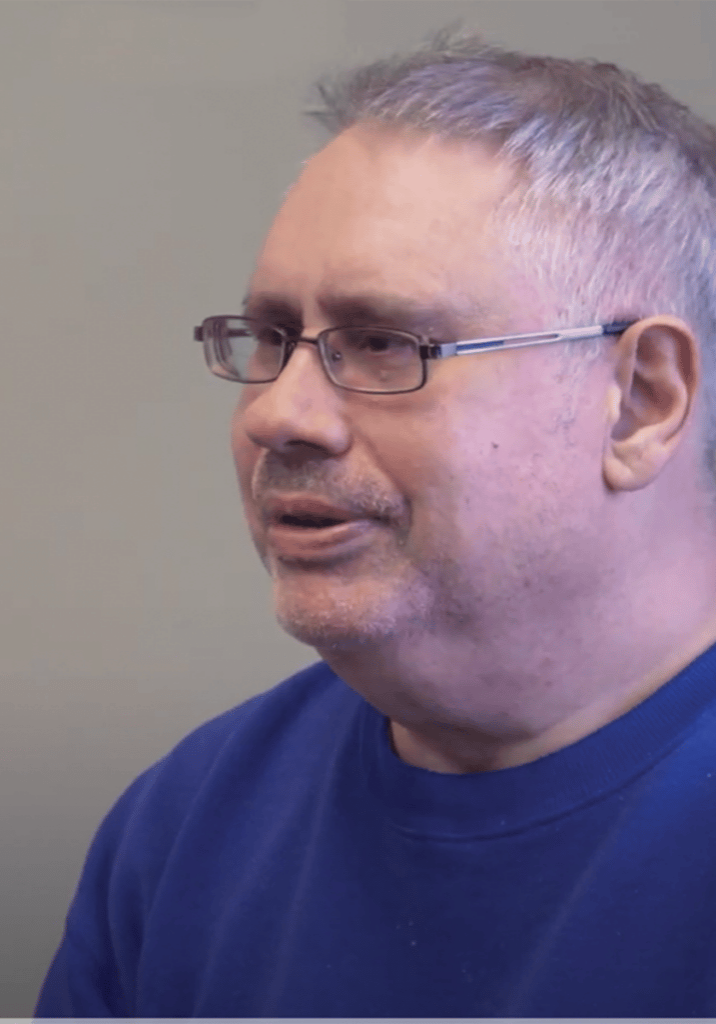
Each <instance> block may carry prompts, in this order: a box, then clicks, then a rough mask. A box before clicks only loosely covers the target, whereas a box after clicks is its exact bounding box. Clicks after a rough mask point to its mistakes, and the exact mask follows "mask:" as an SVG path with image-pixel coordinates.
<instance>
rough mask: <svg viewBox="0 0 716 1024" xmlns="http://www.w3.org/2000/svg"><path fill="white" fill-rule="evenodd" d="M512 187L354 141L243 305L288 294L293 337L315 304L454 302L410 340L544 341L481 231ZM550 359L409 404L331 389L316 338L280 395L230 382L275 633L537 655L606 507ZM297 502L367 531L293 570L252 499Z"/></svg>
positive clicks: (442, 162) (467, 359) (310, 189)
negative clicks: (505, 648)
mask: <svg viewBox="0 0 716 1024" xmlns="http://www.w3.org/2000/svg"><path fill="white" fill-rule="evenodd" d="M510 181H511V178H510V175H509V173H508V171H507V170H506V169H505V168H504V167H503V166H500V165H498V164H496V163H494V162H493V161H492V160H491V158H490V157H489V155H488V154H487V153H483V152H481V151H480V150H479V149H476V148H475V147H471V146H468V145H460V144H450V145H448V144H444V143H440V142H438V141H435V140H432V139H428V138H426V137H424V136H422V137H421V136H418V135H417V134H411V135H408V134H405V135H401V136H398V135H391V134H387V133H375V132H374V133H371V132H369V131H368V130H367V129H366V128H365V127H360V126H359V127H357V128H354V129H351V130H349V131H347V132H345V133H343V134H342V135H340V136H339V137H337V138H336V139H334V140H333V141H332V142H331V143H330V144H329V145H328V146H327V147H326V148H325V149H323V150H322V151H321V152H320V153H318V154H317V155H316V156H315V157H313V158H312V160H311V161H309V163H308V164H307V166H306V168H305V169H304V171H303V173H302V175H301V177H300V178H299V180H298V182H297V183H296V185H295V186H294V187H293V188H292V190H291V191H290V192H289V194H288V196H287V198H286V200H285V202H284V204H283V207H282V208H281V210H280V211H279V213H278V215H277V217H276V219H275V221H274V223H273V225H272V227H271V229H270V232H269V235H268V238H267V240H266V243H265V245H264V248H263V250H262V252H261V254H260V256H259V259H258V262H257V266H256V269H255V273H254V275H253V278H252V280H251V286H250V291H251V294H252V295H253V296H259V295H263V294H270V295H271V296H273V297H274V298H282V299H283V300H284V301H285V303H286V305H287V306H289V307H291V309H292V310H293V314H292V315H291V322H292V325H295V326H297V327H299V328H302V333H303V334H304V335H307V336H309V337H315V335H316V334H317V333H318V331H320V330H321V329H324V328H327V327H331V326H336V320H335V319H332V318H331V317H330V316H329V315H328V312H327V310H326V308H324V304H322V303H321V302H320V301H319V300H321V298H322V297H323V296H327V295H330V296H332V297H334V298H342V297H345V298H352V297H356V296H364V295H366V294H372V295H381V296H383V295H390V296H392V297H395V296H398V297H402V298H404V299H405V300H408V301H412V302H419V303H420V304H421V305H422V306H430V305H432V304H438V303H442V304H443V305H444V304H446V303H450V304H451V305H452V306H453V307H454V310H455V311H456V316H455V317H454V322H452V323H450V322H448V321H446V320H444V319H443V320H442V321H441V320H439V319H438V317H437V315H436V317H435V321H434V324H432V325H431V324H428V325H426V326H425V328H424V333H425V334H428V335H431V336H432V337H434V338H437V339H438V340H441V341H442V340H444V341H450V340H460V339H465V338H474V337H480V336H483V337H489V336H492V335H497V334H502V333H522V332H528V331H530V330H539V329H541V328H545V327H553V326H554V317H555V311H554V302H553V301H551V302H548V301H547V300H546V298H545V297H544V296H542V295H541V294H540V292H539V289H538V288H537V287H536V285H535V283H534V282H533V281H530V280H525V279H517V278H516V277H514V276H513V275H511V273H510V270H509V268H508V267H506V266H504V265H503V264H502V262H501V258H500V253H499V240H498V239H495V238H492V237H490V234H489V233H488V231H487V217H488V214H489V212H490V211H491V209H492V208H493V207H494V205H495V203H496V202H497V200H498V199H499V198H500V196H501V195H502V194H503V192H504V190H505V189H506V187H507V186H508V184H509V183H510ZM471 303H472V304H473V305H474V307H475V310H476V311H477V312H473V314H472V317H470V315H469V314H466V313H465V310H466V308H467V307H468V306H469V305H470V304H471ZM461 311H462V313H463V316H462V319H461V317H460V316H459V315H458V314H459V313H460V312H461ZM391 326H394V327H404V328H406V329H407V328H409V326H410V325H409V324H408V323H407V322H404V323H403V322H393V323H391ZM551 351H552V350H551V349H550V347H547V348H546V349H540V348H531V349H523V350H516V351H514V352H502V353H500V352H492V353H485V354H481V355H469V356H459V357H455V358H449V359H446V360H444V361H434V362H431V364H430V366H429V370H428V382H427V384H426V386H425V387H424V388H423V389H422V390H419V391H416V392H414V393H410V394H403V395H369V394H359V393H351V392H348V391H344V390H341V389H339V388H337V387H336V386H335V385H333V384H332V383H331V382H330V381H329V380H328V379H327V378H326V376H325V374H324V372H323V369H322V367H321V365H320V362H319V355H318V352H317V350H316V348H315V346H309V345H300V346H299V347H298V348H297V349H296V350H294V353H293V355H292V356H291V359H290V361H289V363H288V366H287V367H286V368H285V369H284V371H283V372H282V374H281V376H280V377H279V378H278V380H277V381H275V382H273V383H270V384H264V385H248V386H242V393H241V398H240V401H239V405H238V408H237V410H236V414H235V417H234V422H233V431H232V445H233V452H234V457H235V460H236V465H237V470H238V476H239V482H240V486H241V491H242V495H243V500H244V505H245V511H246V515H247V520H248V524H249V528H250V530H251V534H252V537H253V540H254V543H255V545H256V548H257V550H258V552H259V554H260V556H261V558H262V561H263V563H264V565H265V566H266V568H267V569H268V571H269V573H270V574H271V577H272V580H273V594H274V602H275V611H276V615H277V618H278V620H279V622H280V624H281V625H282V626H283V627H284V629H286V630H287V632H289V633H290V634H291V635H293V636H294V637H296V638H297V639H299V640H301V641H303V642H304V643H307V644H309V645H311V646H313V647H315V648H317V649H318V650H319V651H321V652H329V651H330V650H333V649H336V650H338V649H343V650H350V649H355V648H358V647H360V646H361V645H362V644H366V643H368V644H371V645H372V648H371V649H374V650H376V651H378V650H380V649H381V646H386V645H387V646H390V645H393V646H398V647H400V646H401V645H403V647H404V650H405V651H406V652H407V656H408V657H409V652H410V651H411V650H415V651H417V650H418V649H420V650H422V651H423V658H425V657H427V656H428V652H429V651H430V652H434V653H435V657H436V659H437V661H438V662H439V657H440V655H439V652H440V651H442V650H443V644H444V642H445V641H446V638H449V637H452V638H455V640H456V642H459V639H460V637H461V636H463V635H469V636H470V638H471V641H472V642H474V641H475V640H478V641H479V640H480V638H483V639H484V642H485V644H486V645H487V646H489V645H493V646H494V645H495V644H498V643H499V642H500V638H503V639H504V633H505V622H506V621H511V622H512V631H513V632H514V629H515V623H517V624H518V628H519V623H520V622H522V621H523V620H524V621H525V623H528V624H529V628H525V631H524V638H525V643H534V637H535V636H536V635H538V632H539V629H540V623H541V622H543V621H544V619H545V616H546V615H547V614H549V616H550V618H551V619H552V621H553V617H554V614H555V612H556V614H559V604H560V602H564V604H565V607H568V606H569V603H570V602H571V601H572V600H573V597H574V595H575V593H576V592H577V591H580V590H585V589H586V590H587V591H589V590H590V589H591V588H592V587H593V586H594V584H595V576H594V573H593V572H592V567H591V561H590V559H589V558H587V559H586V560H587V562H588V563H589V564H588V566H587V568H586V569H585V566H584V562H585V551H584V548H585V542H587V543H588V542H591V540H592V539H593V534H594V533H595V529H594V524H593V519H592V518H590V509H591V512H592V513H593V509H594V505H595V503H597V502H598V501H599V500H600V497H601V493H602V491H601V477H600V474H599V465H600V442H601V435H600V432H599V431H598V430H597V431H590V430H589V429H586V430H585V428H583V427H582V428H581V429H582V434H579V433H578V431H579V430H580V427H579V422H581V421H578V424H577V426H576V427H575V428H573V432H572V433H571V434H570V437H569V438H568V439H565V435H564V431H557V429H556V428H555V423H556V422H558V420H559V417H560V414H561V413H563V410H564V403H565V401H566V396H565V393H564V388H561V387H560V386H559V384H558V383H556V382H555V379H554V370H553V369H550V366H553V365H554V364H553V363H551V359H553V358H554V357H553V356H550V355H549V353H550V352H551ZM592 413H593V416H592V423H593V422H594V416H597V417H599V416H600V415H601V413H600V411H599V409H597V408H593V409H592ZM587 419H589V417H587ZM575 431H576V432H577V433H575ZM575 438H576V439H575ZM590 445H591V449H590ZM296 494H304V495H316V496H320V497H322V498H326V499H328V500H329V501H332V502H334V503H336V504H339V505H340V504H345V503H348V504H350V505H353V506H355V505H357V506H358V507H360V508H365V509H366V511H367V512H368V513H370V512H371V511H373V512H377V511H380V512H381V513H382V516H383V518H382V519H381V520H380V521H378V520H375V521H373V523H372V525H371V526H370V527H369V528H368V529H367V530H366V531H365V533H364V534H363V535H362V537H361V539H360V541H359V542H358V543H357V544H356V545H354V547H353V548H352V549H351V552H350V554H349V556H348V557H342V558H336V559H335V560H334V561H331V560H330V559H329V558H328V557H326V558H324V559H323V560H318V561H314V562H303V563H301V562H296V561H294V560H292V559H291V558H290V557H286V555H285V552H282V550H281V549H279V548H278V547H277V546H276V545H274V544H273V543H272V541H271V538H270V534H269V533H268V532H267V526H266V523H265V521H264V519H263V515H262V510H263V504H264V502H265V499H266V497H267V496H268V495H296ZM591 554H592V555H594V554H596V553H595V552H594V550H593V548H592V549H591ZM585 573H586V575H585ZM550 601H553V603H552V604H551V606H550V607H549V609H546V607H545V603H546V602H547V603H549V602H550ZM554 602H556V604H555V603H554ZM506 617H507V619H506ZM429 637H431V638H432V646H431V647H429V648H428V647H427V646H426V642H427V641H426V638H429ZM530 638H532V639H530ZM375 645H378V646H375ZM533 649H534V648H533ZM492 653H493V655H494V654H495V652H494V650H493V652H492ZM324 656H326V655H324ZM437 671H439V665H437ZM456 699H458V700H459V699H462V698H461V697H460V696H459V695H456Z"/></svg>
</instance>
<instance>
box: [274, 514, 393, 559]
mask: <svg viewBox="0 0 716 1024" xmlns="http://www.w3.org/2000/svg"><path fill="white" fill-rule="evenodd" d="M378 525H379V524H378V523H377V521H376V520H375V519H353V520H351V521H350V522H348V523H338V524H337V525H336V526H323V527H306V526H283V525H282V524H280V523H272V524H271V526H269V528H268V531H267V534H266V536H267V540H268V542H269V544H270V545H271V547H272V548H273V550H274V551H275V552H276V554H278V555H279V556H280V557H281V558H282V559H295V560H297V561H303V562H308V561H310V562H323V561H328V560H330V559H335V558H336V557H338V556H347V555H350V554H353V553H354V550H355V549H358V548H360V547H361V546H362V542H363V541H364V540H365V539H366V537H367V535H368V534H369V533H370V532H371V531H372V530H373V528H374V527H376V526H378Z"/></svg>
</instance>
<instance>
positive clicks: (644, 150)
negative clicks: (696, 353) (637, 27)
mask: <svg viewBox="0 0 716 1024" xmlns="http://www.w3.org/2000/svg"><path fill="white" fill-rule="evenodd" d="M314 91H316V92H317V94H318V96H317V97H316V102H319V103H320V105H319V106H318V107H314V109H309V110H307V111H306V113H307V114H308V115H309V116H311V117H313V118H315V119H316V120H317V121H319V122H320V123H321V124H322V125H323V127H324V128H327V129H328V130H329V132H331V133H332V134H339V133H340V132H342V131H344V130H345V129H347V128H349V127H351V126H352V125H354V124H356V123H358V122H362V123H363V122H373V123H374V124H377V125H381V126H385V127H388V128H393V129H396V130H397V129H400V128H415V129H419V130H421V131H424V132H426V133H428V134H430V135H433V136H437V137H439V138H444V139H445V140H446V141H447V140H463V141H464V140H468V141H475V142H476V143H482V144H483V145H485V144H486V145H487V146H488V147H489V148H490V151H491V152H494V153H495V155H496V156H497V157H498V158H502V159H506V160H508V161H510V163H511V164H512V165H513V166H514V167H515V170H516V172H517V173H516V176H515V183H514V186H513V187H511V188H510V190H509V191H508V193H507V194H506V195H505V197H504V199H503V200H502V201H501V202H500V203H499V204H498V207H497V209H496V210H495V212H494V216H493V218H492V225H493V226H494V227H497V228H499V231H500V235H499V237H500V238H501V239H502V240H503V241H504V245H505V254H506V255H507V257H508V259H509V260H510V264H511V265H512V266H515V267H516V268H518V269H522V268H524V269H525V271H529V272H530V273H531V274H532V275H536V276H537V279H538V281H541V282H543V283H544V285H545V286H546V287H548V288H550V289H551V290H552V293H553V294H554V295H556V296H557V297H558V307H559V308H558V311H557V317H558V322H557V323H555V325H554V326H555V327H567V326H580V325H584V324H590V323H608V322H611V321H617V320H637V319H641V318H643V317H646V316H651V315H655V314H658V313H668V314H672V315H674V316H678V317H680V318H682V319H683V320H684V321H685V322H686V323H687V324H688V325H689V326H690V328H691V329H692V330H693V332H694V334H695V336H696V337H697V339H698V341H699V348H700V353H701V364H702V380H703V388H702V393H701V396H700V397H701V400H702V402H703V410H702V411H703V421H702V436H701V438H700V443H701V451H702V457H703V462H702V468H703V470H705V471H706V472H705V478H704V482H705V483H706V485H707V489H708V491H709V492H710V493H711V494H712V495H714V496H716V490H715V489H716V479H715V478H716V466H715V461H716V458H715V457H716V255H715V252H714V241H715V240H716V129H714V127H713V126H712V125H710V124H709V123H708V122H706V121H705V120H703V119H702V118H700V117H698V116H697V115H696V114H694V113H693V112H692V111H691V110H690V109H689V108H688V107H686V106H685V105H684V104H682V103H679V102H678V101H677V100H675V99H674V98H672V97H671V96H670V95H668V94H667V93H666V92H665V91H664V90H663V89H662V88H661V87H660V86H659V85H655V84H647V83H646V82H644V81H642V80H640V79H639V78H637V76H636V75H634V74H633V73H632V72H630V71H626V70H623V69H621V68H619V67H617V66H616V65H615V64H606V63H601V62H598V61H597V60H594V59H585V60H567V59H557V58H553V57H543V56H532V55H528V54H524V53H519V52H513V51H508V50H506V49H503V48H501V47H500V46H497V45H493V44H490V43H488V42H486V41H485V39H484V38H483V37H482V36H481V35H480V34H479V33H474V32H472V33H470V32H468V33H465V32H464V31H462V26H461V25H460V24H459V23H458V24H457V25H456V24H455V23H453V24H451V25H450V26H449V27H447V28H444V29H441V30H440V31H438V32H437V33H435V34H434V35H432V36H431V37H429V38H428V39H427V40H426V41H425V42H424V43H423V45H422V47H421V48H420V49H418V50H416V51H415V52H412V53H409V54H407V55H399V54H398V55H394V56H392V57H390V58H388V59H385V60H379V61H376V62H375V63H372V64H369V65H366V66H362V67H359V68H356V69H353V70H349V71H343V72H339V73H338V74H337V75H324V76H323V77H322V78H321V79H319V80H318V82H316V83H315V85H314ZM319 98H320V99H319ZM605 344H606V342H605V341H604V339H598V340H596V341H595V342H593V343H590V342H586V343H580V344H579V345H565V346H563V347H561V346H560V348H561V349H562V351H561V354H560V356H559V357H558V359H559V360H561V369H562V372H563V373H564V374H565V375H568V376H569V379H570V382H571V383H573V384H574V389H575V390H576V386H577V384H579V383H581V382H582V381H583V380H584V377H585V375H586V371H587V368H588V367H589V366H590V365H592V363H593V362H594V361H595V360H596V359H597V358H598V357H599V356H600V355H601V354H602V353H603V352H604V351H605V349H604V346H605ZM562 422H563V423H565V422H569V420H563V421H562Z"/></svg>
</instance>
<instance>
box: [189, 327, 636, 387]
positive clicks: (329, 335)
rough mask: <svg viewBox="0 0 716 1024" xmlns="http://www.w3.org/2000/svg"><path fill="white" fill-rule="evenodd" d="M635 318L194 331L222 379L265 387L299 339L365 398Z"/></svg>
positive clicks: (333, 376) (607, 330) (612, 330)
mask: <svg viewBox="0 0 716 1024" xmlns="http://www.w3.org/2000/svg"><path fill="white" fill-rule="evenodd" d="M633 323H636V321H635V320H632V321H628V322H619V323H610V324H597V325H595V326H592V327H575V328H570V329H567V330H563V331H559V330H558V331H541V332H539V333H537V334H512V335H507V336H506V337H503V338H478V339H473V340H471V341H451V342H438V341H435V340H434V339H432V338H426V337H424V336H421V335H419V334H411V333H410V332H408V331H397V330H392V329H389V328H385V327H329V328H328V329H327V330H325V331H321V332H320V333H319V334H318V335H316V337H315V338H304V337H302V336H299V335H296V333H295V332H293V333H291V332H289V331H287V330H285V329H283V328H281V327H276V326H273V325H271V324H266V323H264V322H263V321H260V320H255V319H253V318H251V317H244V316H210V317H208V318H207V319H206V320H204V321H203V322H202V324H201V326H199V327H195V328H194V340H195V341H200V342H201V343H202V344H203V346H204V355H205V358H206V362H207V365H208V367H209V369H210V370H211V372H212V373H214V374H216V376H217V377H223V378H224V379H225V380H232V381H237V382H238V383H240V384H269V383H270V382H271V381H274V380H276V378H277V377H278V375H279V374H280V373H281V371H282V370H283V368H284V366H286V364H287V363H288V360H289V359H290V357H291V353H292V352H293V350H294V349H295V347H296V345H298V343H299V342H301V341H303V342H307V343H309V344H311V345H316V346H317V347H318V351H319V353H320V357H321V363H322V365H323V369H324V370H325V372H326V375H327V376H328V378H329V380H331V381H332V382H333V383H334V384H335V385H337V387H339V388H345V390H346V391H360V392H362V393H364V394H371V395H372V394H376V395H377V394H380V395H400V394H406V393H408V392H410V391H418V390H419V389H420V388H421V387H423V385H424V384H425V382H426V380H427V367H428V360H429V359H445V358H447V357H449V356H463V355H473V354H475V353H478V352H488V351H492V350H494V349H508V348H528V347H530V346H532V345H552V344H554V343H555V342H558V341H581V340H584V339H586V338H597V337H600V336H601V335H605V334H621V333H622V332H623V331H625V330H626V329H627V327H631V325H632V324H633Z"/></svg>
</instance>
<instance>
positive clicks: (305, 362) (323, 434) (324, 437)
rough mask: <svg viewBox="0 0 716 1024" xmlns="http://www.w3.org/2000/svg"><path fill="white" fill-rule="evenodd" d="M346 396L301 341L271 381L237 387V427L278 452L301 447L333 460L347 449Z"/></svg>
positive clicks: (312, 347) (316, 353)
mask: <svg viewBox="0 0 716 1024" xmlns="http://www.w3.org/2000/svg"><path fill="white" fill-rule="evenodd" d="M347 394H348V392H345V391H343V389H341V388H339V387H337V386H336V385H335V384H333V382H332V381H330V380H329V379H328V376H327V374H326V372H325V370H324V368H323V366H322V364H321V357H320V353H319V351H318V346H317V345H315V344H313V343H311V342H310V341H305V340H301V341H299V342H298V344H297V345H296V347H295V348H294V349H293V351H292V353H291V356H290V358H289V360H288V363H287V364H286V366H285V367H284V368H283V370H282V371H281V373H280V374H279V376H278V378H277V379H276V380H275V381H272V382H271V383H270V384H244V385H242V394H241V398H240V400H239V405H238V408H237V412H236V418H237V424H236V426H238V427H239V428H240V429H242V430H243V431H244V432H245V433H246V434H247V435H248V437H249V438H250V440H251V441H253V442H254V444H257V445H260V446H261V447H263V448H269V449H271V450H272V451H275V452H277V453H288V452H291V451H293V450H295V448H296V447H297V446H306V447H309V448H310V449H311V450H312V452H313V453H314V454H315V449H316V448H318V449H321V450H322V451H324V452H325V453H326V454H327V455H332V456H337V455H340V454H342V453H343V452H344V451H346V450H347V448H348V447H350V431H349V429H348V423H347V417H346V408H345V406H346V402H345V398H344V397H343V396H344V395H347Z"/></svg>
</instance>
